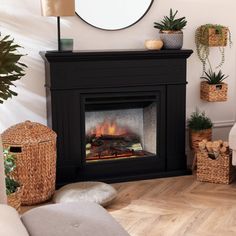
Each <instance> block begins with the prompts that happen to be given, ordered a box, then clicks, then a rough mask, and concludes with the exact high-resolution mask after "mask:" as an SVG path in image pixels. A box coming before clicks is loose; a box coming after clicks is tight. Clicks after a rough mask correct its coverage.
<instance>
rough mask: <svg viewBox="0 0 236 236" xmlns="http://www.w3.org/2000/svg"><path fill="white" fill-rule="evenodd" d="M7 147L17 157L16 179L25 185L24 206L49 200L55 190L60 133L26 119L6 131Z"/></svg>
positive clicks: (4, 142) (22, 202) (4, 137)
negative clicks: (57, 145)
mask: <svg viewBox="0 0 236 236" xmlns="http://www.w3.org/2000/svg"><path fill="white" fill-rule="evenodd" d="M2 141H3V146H4V148H9V150H10V152H12V153H13V154H14V156H15V158H16V169H15V173H14V175H15V178H16V179H17V180H18V181H19V182H20V184H21V185H23V193H22V196H21V204H22V205H32V204H36V203H40V202H43V201H46V200H48V199H50V198H51V196H52V195H53V193H54V192H55V178H56V133H55V132H54V131H52V130H51V129H49V128H48V127H46V126H44V125H41V124H39V123H35V122H30V121H26V122H23V123H19V124H17V125H14V126H11V127H10V128H9V129H7V130H6V131H4V132H3V134H2Z"/></svg>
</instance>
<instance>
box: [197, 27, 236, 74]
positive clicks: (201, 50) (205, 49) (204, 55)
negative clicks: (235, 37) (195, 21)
mask: <svg viewBox="0 0 236 236" xmlns="http://www.w3.org/2000/svg"><path fill="white" fill-rule="evenodd" d="M210 28H212V29H215V32H216V34H218V35H220V36H221V37H219V40H222V37H224V35H223V29H227V30H228V34H229V39H228V41H229V45H230V47H231V45H232V39H231V38H232V36H231V32H230V30H229V28H227V27H225V26H223V25H217V24H205V25H201V26H200V27H198V28H197V30H196V32H195V44H196V50H197V55H198V58H199V60H200V61H201V62H202V66H203V73H202V74H204V73H205V71H206V65H207V63H208V64H209V67H210V69H211V70H212V66H211V63H210V60H209V55H210V46H209V45H208V44H203V43H202V42H201V39H202V37H203V35H204V34H205V32H207V31H208V30H209V29H210ZM218 49H219V52H220V55H221V59H220V62H219V64H218V65H217V66H216V68H220V67H221V66H222V65H223V64H224V62H225V50H224V47H220V46H219V47H218Z"/></svg>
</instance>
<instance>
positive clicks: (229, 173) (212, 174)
mask: <svg viewBox="0 0 236 236" xmlns="http://www.w3.org/2000/svg"><path fill="white" fill-rule="evenodd" d="M233 171H234V167H233V166H232V155H231V153H230V154H220V155H219V157H218V158H217V159H211V158H210V157H209V155H208V152H207V151H201V152H197V180H198V181H202V182H210V183H216V184H230V183H231V182H232V180H233V177H234V176H233Z"/></svg>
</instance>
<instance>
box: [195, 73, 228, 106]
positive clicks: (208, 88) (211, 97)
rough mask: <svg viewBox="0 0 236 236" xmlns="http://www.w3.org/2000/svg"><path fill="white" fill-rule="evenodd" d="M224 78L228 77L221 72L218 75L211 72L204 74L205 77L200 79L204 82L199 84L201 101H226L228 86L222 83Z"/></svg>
mask: <svg viewBox="0 0 236 236" xmlns="http://www.w3.org/2000/svg"><path fill="white" fill-rule="evenodd" d="M226 78H228V76H226V75H225V74H223V73H222V71H221V70H220V71H219V72H218V73H217V72H213V71H212V70H209V71H208V72H205V76H202V77H201V79H204V80H205V81H202V82H201V89H200V94H201V95H200V97H201V99H202V100H205V101H208V102H222V101H227V90H228V85H227V84H226V83H224V82H223V80H225V79H226Z"/></svg>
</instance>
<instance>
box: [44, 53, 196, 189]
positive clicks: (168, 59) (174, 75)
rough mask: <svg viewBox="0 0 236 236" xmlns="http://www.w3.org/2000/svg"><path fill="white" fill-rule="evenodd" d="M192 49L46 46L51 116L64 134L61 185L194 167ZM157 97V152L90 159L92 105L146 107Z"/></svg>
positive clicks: (60, 146)
mask: <svg viewBox="0 0 236 236" xmlns="http://www.w3.org/2000/svg"><path fill="white" fill-rule="evenodd" d="M192 52H193V51H192V50H160V51H148V50H117V51H75V52H55V51H51V52H50V51H49V52H40V55H41V56H42V58H43V59H44V61H45V68H46V79H45V81H46V84H45V87H46V95H47V121H48V125H49V126H50V127H52V129H53V130H54V131H55V132H56V133H57V135H58V139H57V185H58V186H61V185H63V184H66V183H70V182H75V181H81V180H106V181H113V182H114V181H125V180H134V179H136V180H137V179H145V178H153V177H166V176H175V175H181V174H186V173H189V172H188V171H187V164H186V163H187V162H186V155H185V118H186V117H185V112H186V111H185V109H186V105H185V104H186V84H187V81H186V61H187V58H188V57H189V56H190V55H191V53H192ZM150 102H153V103H154V104H156V105H155V107H156V108H155V109H156V111H155V114H156V131H155V133H156V140H157V141H156V143H155V144H156V146H155V147H156V149H155V150H156V152H154V151H151V153H153V154H154V156H147V157H139V158H127V159H124V160H123V159H121V160H115V161H110V160H109V161H96V162H91V163H89V162H87V160H86V150H85V147H86V144H85V140H86V133H85V126H86V119H87V118H86V112H88V111H94V110H101V111H102V109H108V110H109V109H110V110H112V109H114V108H115V109H118V110H119V109H127V107H128V109H131V108H133V107H138V108H142V109H144V108H143V107H147V108H148V107H149V103H150ZM117 104H118V105H117ZM152 111H154V110H152ZM143 112H145V111H143ZM153 136H155V134H154V135H153ZM150 143H151V141H150ZM151 146H154V145H151Z"/></svg>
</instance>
